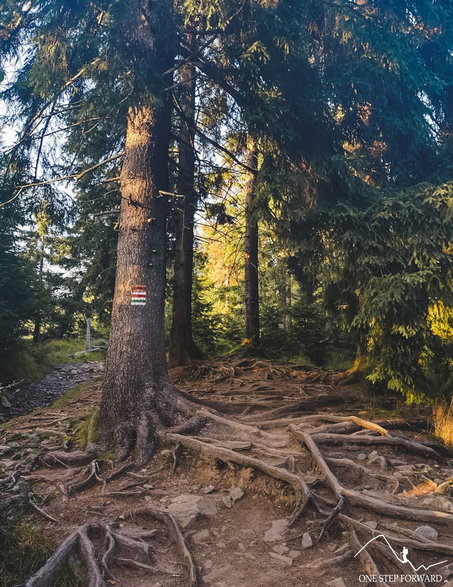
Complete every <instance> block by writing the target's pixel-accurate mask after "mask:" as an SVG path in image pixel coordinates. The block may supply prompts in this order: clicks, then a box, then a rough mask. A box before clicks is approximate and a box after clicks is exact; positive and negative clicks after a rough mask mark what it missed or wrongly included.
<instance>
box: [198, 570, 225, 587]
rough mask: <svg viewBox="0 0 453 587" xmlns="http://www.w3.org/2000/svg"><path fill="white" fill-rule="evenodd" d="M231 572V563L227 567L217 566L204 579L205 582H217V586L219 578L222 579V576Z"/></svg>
mask: <svg viewBox="0 0 453 587" xmlns="http://www.w3.org/2000/svg"><path fill="white" fill-rule="evenodd" d="M230 572H231V565H227V566H226V567H217V568H215V569H214V570H213V571H211V572H210V573H209V574H208V575H205V576H204V577H203V581H204V582H205V583H212V582H215V585H216V587H217V585H218V584H219V583H218V579H220V577H222V576H228V574H229V573H230Z"/></svg>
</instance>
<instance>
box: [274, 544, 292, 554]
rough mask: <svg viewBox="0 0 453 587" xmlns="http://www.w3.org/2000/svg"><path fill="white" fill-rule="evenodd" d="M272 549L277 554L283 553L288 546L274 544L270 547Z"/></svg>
mask: <svg viewBox="0 0 453 587" xmlns="http://www.w3.org/2000/svg"><path fill="white" fill-rule="evenodd" d="M272 550H273V551H274V552H276V553H277V554H285V553H287V552H288V551H289V548H288V547H287V546H286V545H285V544H276V545H275V546H273V547H272Z"/></svg>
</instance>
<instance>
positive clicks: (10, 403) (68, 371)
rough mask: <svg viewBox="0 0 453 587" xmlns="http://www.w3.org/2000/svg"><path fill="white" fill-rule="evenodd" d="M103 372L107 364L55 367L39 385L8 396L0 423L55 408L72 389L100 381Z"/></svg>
mask: <svg viewBox="0 0 453 587" xmlns="http://www.w3.org/2000/svg"><path fill="white" fill-rule="evenodd" d="M103 369H104V364H103V363H101V362H97V361H90V362H86V363H69V364H65V365H58V366H57V367H54V368H53V369H52V370H51V371H49V372H48V373H47V374H46V375H45V376H44V377H43V378H42V379H41V380H40V381H36V382H35V383H29V384H26V385H20V386H19V387H18V388H17V389H16V390H15V391H12V392H10V393H8V394H7V396H6V401H5V400H3V404H0V421H1V419H3V420H9V419H10V418H16V417H17V416H22V415H23V414H28V413H29V412H31V411H33V410H36V408H41V407H45V406H50V405H52V404H53V402H54V401H55V400H56V399H57V398H59V397H60V396H62V395H64V394H65V393H66V392H67V391H68V390H69V389H72V388H73V387H75V386H76V385H80V384H81V383H86V382H87V381H91V380H92V379H95V378H96V377H99V376H100V375H101V374H102V372H103Z"/></svg>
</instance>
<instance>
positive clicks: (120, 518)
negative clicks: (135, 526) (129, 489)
mask: <svg viewBox="0 0 453 587" xmlns="http://www.w3.org/2000/svg"><path fill="white" fill-rule="evenodd" d="M125 519H126V517H125V516H123V514H121V515H120V516H118V520H125Z"/></svg>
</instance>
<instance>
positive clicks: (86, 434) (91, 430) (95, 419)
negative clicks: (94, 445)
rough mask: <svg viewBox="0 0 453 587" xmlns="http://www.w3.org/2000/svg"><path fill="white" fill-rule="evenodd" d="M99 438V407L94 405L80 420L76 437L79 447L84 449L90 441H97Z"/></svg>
mask: <svg viewBox="0 0 453 587" xmlns="http://www.w3.org/2000/svg"><path fill="white" fill-rule="evenodd" d="M99 438H100V432H99V408H98V407H97V406H96V407H94V408H93V409H92V410H91V411H90V413H89V414H87V415H86V416H85V417H83V418H82V419H81V420H80V424H79V427H78V429H77V432H76V439H77V443H78V445H79V446H80V448H81V449H82V450H85V449H86V447H87V445H88V444H89V443H90V442H98V441H99Z"/></svg>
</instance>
